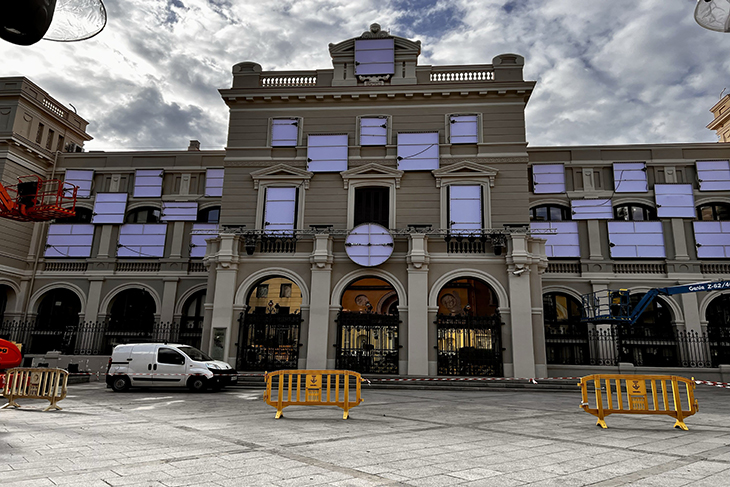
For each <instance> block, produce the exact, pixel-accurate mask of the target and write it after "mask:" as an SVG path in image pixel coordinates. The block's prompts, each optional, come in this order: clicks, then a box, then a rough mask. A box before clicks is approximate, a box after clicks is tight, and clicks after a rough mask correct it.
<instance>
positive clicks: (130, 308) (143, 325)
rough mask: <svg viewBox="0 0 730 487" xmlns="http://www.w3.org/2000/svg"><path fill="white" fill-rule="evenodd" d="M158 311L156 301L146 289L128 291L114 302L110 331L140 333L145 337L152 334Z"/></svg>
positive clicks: (116, 297) (110, 315) (117, 296)
mask: <svg viewBox="0 0 730 487" xmlns="http://www.w3.org/2000/svg"><path fill="white" fill-rule="evenodd" d="M156 310H157V307H156V305H155V300H154V299H153V298H152V296H150V293H149V292H148V291H147V290H146V289H144V288H143V289H126V290H124V291H122V292H120V293H119V294H117V295H116V296H115V297H114V299H113V301H112V304H111V311H110V313H109V330H110V331H125V332H127V331H133V332H138V333H141V334H142V335H140V337H143V336H144V335H143V334H145V333H151V332H152V328H153V327H154V324H155V312H156ZM142 341H144V340H142ZM119 343H124V342H119Z"/></svg>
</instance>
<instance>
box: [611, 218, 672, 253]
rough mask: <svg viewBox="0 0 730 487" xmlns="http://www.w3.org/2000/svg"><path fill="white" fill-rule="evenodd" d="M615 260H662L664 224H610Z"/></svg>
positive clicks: (643, 222) (635, 222) (644, 222)
mask: <svg viewBox="0 0 730 487" xmlns="http://www.w3.org/2000/svg"><path fill="white" fill-rule="evenodd" d="M608 240H609V247H610V248H611V257H613V258H661V257H666V253H665V251H664V232H663V229H662V222H647V221H634V222H626V221H623V222H608Z"/></svg>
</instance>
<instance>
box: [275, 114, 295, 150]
mask: <svg viewBox="0 0 730 487" xmlns="http://www.w3.org/2000/svg"><path fill="white" fill-rule="evenodd" d="M298 140H299V122H298V121H297V119H294V118H275V119H273V120H272V121H271V145H272V147H296V145H297V142H298Z"/></svg>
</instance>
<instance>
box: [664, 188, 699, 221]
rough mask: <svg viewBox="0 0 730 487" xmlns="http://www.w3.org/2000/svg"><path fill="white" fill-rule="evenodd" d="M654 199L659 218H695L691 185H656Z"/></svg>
mask: <svg viewBox="0 0 730 487" xmlns="http://www.w3.org/2000/svg"><path fill="white" fill-rule="evenodd" d="M654 197H655V198H656V208H657V210H656V214H657V216H658V217H659V218H695V214H696V212H695V198H694V195H693V194H692V185H691V184H655V185H654Z"/></svg>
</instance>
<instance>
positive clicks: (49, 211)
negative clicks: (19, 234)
mask: <svg viewBox="0 0 730 487" xmlns="http://www.w3.org/2000/svg"><path fill="white" fill-rule="evenodd" d="M77 190H78V187H77V186H74V185H73V184H69V183H64V182H63V181H60V180H58V179H43V178H41V177H40V176H36V175H32V176H22V177H19V178H18V184H15V185H13V186H3V185H2V183H0V217H2V218H10V219H11V220H18V221H22V222H41V221H48V220H53V219H55V218H67V217H70V216H74V215H75V214H76V191H77Z"/></svg>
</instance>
